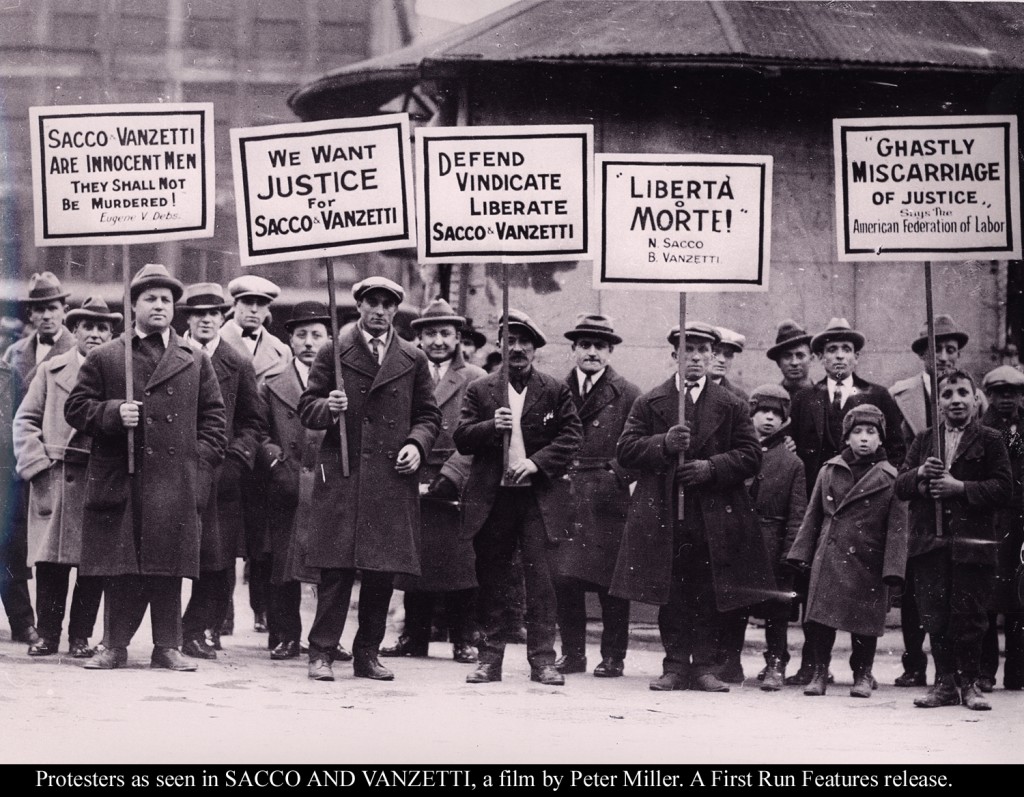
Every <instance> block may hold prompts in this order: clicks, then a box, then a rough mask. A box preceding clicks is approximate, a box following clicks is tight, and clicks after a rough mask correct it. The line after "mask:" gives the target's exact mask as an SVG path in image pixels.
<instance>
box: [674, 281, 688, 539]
mask: <svg viewBox="0 0 1024 797" xmlns="http://www.w3.org/2000/svg"><path fill="white" fill-rule="evenodd" d="M685 360H686V293H685V292H684V293H680V294H679V348H678V349H677V351H676V373H677V375H678V379H679V423H680V424H684V423H686V379H685V372H686V363H685ZM685 459H686V454H685V453H684V452H682V451H680V452H679V467H680V468H681V467H682V466H683V462H684V461H685ZM676 499H677V502H678V506H677V508H676V520H682V519H683V518H684V516H685V512H684V511H683V485H682V484H680V485H679V491H678V493H677V495H676Z"/></svg>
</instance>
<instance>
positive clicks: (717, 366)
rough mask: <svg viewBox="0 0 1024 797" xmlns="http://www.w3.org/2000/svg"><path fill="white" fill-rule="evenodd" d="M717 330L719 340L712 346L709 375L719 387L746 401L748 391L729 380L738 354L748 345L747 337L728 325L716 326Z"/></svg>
mask: <svg viewBox="0 0 1024 797" xmlns="http://www.w3.org/2000/svg"><path fill="white" fill-rule="evenodd" d="M715 331H717V332H718V337H719V341H718V343H716V344H715V345H714V346H713V347H712V351H711V364H710V365H709V366H708V377H709V378H710V379H711V381H712V382H714V383H715V384H716V385H718V386H719V387H724V388H725V389H726V390H728V391H730V392H732V393H735V394H736V395H737V396H739V397H740V398H741V399H743V400H744V401H746V400H747V394H746V392H745V391H744V390H743V389H742V388H741V387H739V386H738V385H735V384H733V383H732V382H730V381H729V371H731V370H732V365H733V360H735V359H736V355H737V354H742V353H743V347H744V346H746V345H747V338H746V336H745V335H741V334H740V333H739V332H736V331H735V330H732V329H729V328H728V327H715Z"/></svg>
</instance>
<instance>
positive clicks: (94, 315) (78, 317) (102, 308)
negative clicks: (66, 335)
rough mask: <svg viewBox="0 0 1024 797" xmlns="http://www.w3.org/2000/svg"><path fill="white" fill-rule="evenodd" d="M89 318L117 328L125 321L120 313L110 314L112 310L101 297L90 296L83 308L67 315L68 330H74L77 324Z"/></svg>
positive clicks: (83, 303) (65, 320) (65, 321)
mask: <svg viewBox="0 0 1024 797" xmlns="http://www.w3.org/2000/svg"><path fill="white" fill-rule="evenodd" d="M87 318H91V319H93V320H95V321H109V322H110V326H112V327H115V326H117V325H118V324H120V323H121V322H122V321H123V320H124V316H123V315H121V314H120V313H112V312H110V308H109V307H107V303H106V302H105V301H103V299H102V298H101V297H99V296H90V297H89V298H88V299H86V300H85V301H84V302H82V306H81V307H79V308H77V309H75V310H72V311H71V312H70V313H68V314H67V317H66V318H65V319H64V323H66V324H67V326H68V329H74V328H75V324H77V323H78V322H79V321H84V320H85V319H87Z"/></svg>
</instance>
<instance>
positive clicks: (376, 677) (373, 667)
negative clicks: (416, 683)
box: [352, 649, 395, 681]
mask: <svg viewBox="0 0 1024 797" xmlns="http://www.w3.org/2000/svg"><path fill="white" fill-rule="evenodd" d="M352 672H353V675H355V677H356V678H369V679H370V680H373V681H393V680H395V674H394V673H393V672H391V670H389V669H388V668H387V667H385V666H384V665H383V664H381V663H380V661H379V660H378V659H377V651H375V650H358V649H357V650H355V651H354V658H353V660H352Z"/></svg>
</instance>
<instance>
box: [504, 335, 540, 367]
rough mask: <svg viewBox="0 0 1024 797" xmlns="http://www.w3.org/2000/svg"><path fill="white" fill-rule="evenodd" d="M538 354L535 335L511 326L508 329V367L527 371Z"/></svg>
mask: <svg viewBox="0 0 1024 797" xmlns="http://www.w3.org/2000/svg"><path fill="white" fill-rule="evenodd" d="M536 354H537V347H536V345H535V344H534V342H533V336H532V335H531V334H530V333H529V332H527V331H526V330H524V329H519V328H518V327H511V328H510V329H509V331H508V367H509V368H510V369H512V370H513V371H525V370H526V369H527V368H529V367H530V365H531V364H532V363H533V358H534V356H535V355H536Z"/></svg>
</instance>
